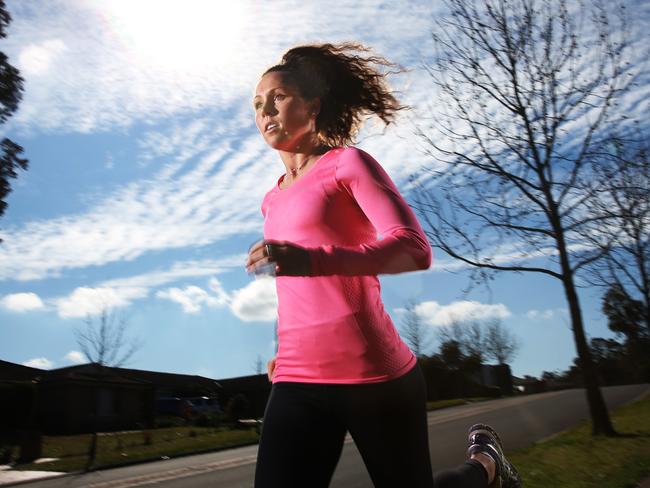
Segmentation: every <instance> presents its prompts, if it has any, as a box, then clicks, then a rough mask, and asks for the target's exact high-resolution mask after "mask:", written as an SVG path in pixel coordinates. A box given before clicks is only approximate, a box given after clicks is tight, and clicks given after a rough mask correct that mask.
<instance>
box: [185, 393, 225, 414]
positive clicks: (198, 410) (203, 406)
mask: <svg viewBox="0 0 650 488" xmlns="http://www.w3.org/2000/svg"><path fill="white" fill-rule="evenodd" d="M187 400H189V401H190V402H192V406H193V408H194V413H195V414H202V413H206V414H214V415H221V414H222V413H223V411H222V410H221V405H219V400H218V399H217V398H215V397H207V396H200V397H190V398H188V399H187Z"/></svg>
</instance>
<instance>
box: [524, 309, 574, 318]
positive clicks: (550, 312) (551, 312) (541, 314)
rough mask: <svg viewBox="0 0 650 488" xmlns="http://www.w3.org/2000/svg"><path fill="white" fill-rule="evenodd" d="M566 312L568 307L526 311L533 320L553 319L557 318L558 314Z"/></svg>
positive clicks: (527, 315) (527, 316)
mask: <svg viewBox="0 0 650 488" xmlns="http://www.w3.org/2000/svg"><path fill="white" fill-rule="evenodd" d="M564 314H566V309H564V308H556V309H546V310H535V309H532V310H529V311H528V312H526V318H528V319H531V320H552V319H554V318H557V317H558V315H564Z"/></svg>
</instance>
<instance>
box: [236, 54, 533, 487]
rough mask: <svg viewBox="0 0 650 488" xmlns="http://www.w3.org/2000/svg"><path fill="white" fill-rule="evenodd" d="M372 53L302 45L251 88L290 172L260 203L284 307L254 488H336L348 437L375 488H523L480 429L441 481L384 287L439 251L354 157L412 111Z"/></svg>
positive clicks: (414, 369) (266, 253)
mask: <svg viewBox="0 0 650 488" xmlns="http://www.w3.org/2000/svg"><path fill="white" fill-rule="evenodd" d="M368 53H369V49H367V48H365V47H364V46H362V45H359V44H353V43H344V44H339V45H332V44H322V45H308V46H299V47H295V48H293V49H290V50H289V51H287V52H286V53H285V54H284V56H283V57H282V61H281V63H280V64H278V65H275V66H272V67H271V68H269V69H268V70H266V71H265V72H264V74H263V75H262V77H261V79H260V81H259V83H258V84H257V87H256V90H255V95H254V98H253V105H254V109H255V122H256V124H257V128H258V129H259V131H260V132H261V134H262V136H263V137H264V140H265V141H266V143H267V144H268V145H269V146H271V147H272V148H273V149H275V150H276V151H278V153H279V156H280V159H281V160H282V162H283V163H284V166H285V169H286V171H285V173H284V174H283V175H282V176H280V177H279V178H278V180H277V183H276V184H275V185H274V186H273V188H271V189H270V190H269V191H268V192H267V193H266V195H265V197H264V200H263V201H262V205H261V209H262V214H263V215H264V239H263V240H262V241H260V242H259V243H257V244H255V245H254V246H253V247H252V248H251V249H250V250H249V255H248V259H247V262H246V267H247V270H248V271H249V272H253V273H254V272H257V271H259V270H262V269H268V268H269V267H270V268H271V270H272V274H274V275H275V276H276V280H275V283H276V289H277V295H278V352H277V356H276V358H274V359H273V360H271V361H270V362H269V379H270V380H271V381H272V382H273V386H272V389H271V395H270V397H269V401H268V404H267V407H266V412H265V415H264V424H263V428H262V435H261V439H260V445H259V451H258V458H257V467H256V472H255V487H256V488H293V487H295V488H321V487H327V486H329V483H330V480H331V478H332V474H333V472H334V469H335V467H336V464H337V462H338V460H339V457H340V455H341V450H342V447H343V441H344V438H345V434H346V432H348V431H349V432H350V434H351V436H352V437H353V439H354V442H355V444H356V445H357V448H358V449H359V452H360V453H361V456H362V458H363V461H364V463H365V465H366V467H367V469H368V472H369V474H370V477H371V478H372V481H373V483H374V485H375V486H376V487H387V488H388V487H390V488H400V487H404V488H419V487H427V488H430V487H432V486H434V484H435V486H436V487H438V488H440V487H470V488H471V487H487V486H503V487H508V488H509V487H518V486H520V481H519V477H518V475H517V472H516V470H515V469H514V468H513V467H512V465H510V463H509V462H508V461H507V459H506V458H505V456H504V455H503V450H502V447H501V443H500V441H499V438H498V436H497V434H496V433H495V432H494V431H493V430H492V429H491V428H490V427H489V426H487V425H481V424H479V425H475V426H472V427H471V428H470V431H469V446H468V453H467V456H468V459H467V461H466V462H465V463H464V464H462V465H461V466H459V467H458V468H456V469H454V470H449V471H444V472H440V473H438V474H436V475H435V477H434V475H433V473H432V469H431V461H430V457H429V444H428V429H427V414H426V390H425V383H424V377H423V375H422V372H421V370H420V368H419V366H418V364H417V361H416V358H415V356H414V355H413V353H412V352H411V351H410V349H409V348H408V346H407V345H406V344H405V343H404V342H403V341H402V340H401V339H400V337H399V335H398V333H397V331H396V329H395V326H394V324H393V322H392V320H391V318H390V316H389V315H388V313H387V312H386V311H385V309H384V306H383V303H382V299H381V295H380V283H379V280H378V278H377V275H379V274H383V273H402V272H406V271H415V270H423V269H427V268H429V266H430V265H431V247H430V245H429V243H428V241H427V238H426V235H425V234H424V232H423V230H422V227H421V226H420V224H419V222H418V221H417V219H416V217H415V215H414V213H413V211H412V210H411V208H410V207H409V206H408V204H407V203H406V201H405V200H404V199H403V197H402V196H401V195H400V193H399V191H398V190H397V187H396V186H395V184H394V183H393V182H392V180H391V179H390V178H389V176H388V174H387V173H386V172H385V171H384V169H383V168H382V167H381V166H380V165H379V163H377V161H376V160H375V159H374V158H373V157H372V156H371V155H369V154H368V153H366V152H365V151H363V150H361V149H359V148H356V147H353V146H352V145H351V144H352V142H353V138H354V136H355V135H356V133H357V131H358V129H359V127H360V125H361V122H362V119H363V117H364V116H367V115H376V116H378V117H379V118H380V119H381V120H382V121H383V122H384V123H385V124H389V123H391V122H392V121H393V120H394V115H395V113H396V112H397V111H398V110H400V109H402V108H405V107H403V106H401V105H400V104H399V102H398V101H397V100H396V98H395V97H394V96H393V95H392V94H391V93H390V91H389V88H388V86H387V84H386V82H385V75H384V74H381V73H380V72H379V71H378V69H377V68H376V67H375V66H377V67H379V66H392V64H391V63H389V62H388V61H387V60H385V59H384V58H381V57H378V56H371V55H369V54H368ZM378 234H379V235H380V236H381V238H378ZM434 478H435V483H434Z"/></svg>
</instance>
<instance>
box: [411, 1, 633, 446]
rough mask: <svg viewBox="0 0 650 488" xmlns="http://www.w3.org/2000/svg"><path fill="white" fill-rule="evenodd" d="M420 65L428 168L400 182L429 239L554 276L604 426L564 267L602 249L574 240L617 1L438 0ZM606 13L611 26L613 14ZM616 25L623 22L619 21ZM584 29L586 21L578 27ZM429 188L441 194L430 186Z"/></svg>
mask: <svg viewBox="0 0 650 488" xmlns="http://www.w3.org/2000/svg"><path fill="white" fill-rule="evenodd" d="M445 4H446V5H447V7H448V9H449V12H450V16H449V17H447V18H444V19H442V20H441V21H439V23H438V28H437V29H436V31H435V32H434V33H433V39H434V41H435V43H436V46H437V49H438V52H437V53H436V54H437V55H436V58H435V61H434V62H433V64H432V65H430V66H427V69H428V72H429V74H430V75H431V77H432V80H433V82H434V84H435V85H436V86H437V87H438V89H439V96H438V97H437V100H436V104H437V106H439V107H440V110H438V111H437V112H436V114H435V116H434V117H432V120H433V122H432V123H433V127H432V128H431V130H424V129H420V130H419V134H420V136H421V137H422V138H423V139H424V141H425V144H427V147H428V148H429V152H430V154H431V155H433V156H435V157H436V159H437V165H436V167H433V168H428V169H426V170H425V171H424V172H423V173H422V174H421V175H418V177H417V178H413V179H412V181H413V183H414V185H415V187H416V190H417V191H416V193H417V198H418V200H417V202H416V210H417V211H418V212H419V213H420V214H421V215H422V217H423V219H424V222H425V230H426V231H427V234H428V236H429V238H430V241H431V244H432V246H433V247H435V248H439V249H441V250H443V251H444V252H446V253H447V254H448V255H450V256H451V257H452V258H455V259H458V260H460V261H461V262H463V263H465V264H467V265H468V266H469V268H470V270H472V273H471V275H472V279H473V282H480V281H482V280H486V279H487V278H490V277H491V274H492V273H493V272H496V271H514V272H532V273H541V274H544V275H546V276H549V277H552V278H555V279H557V280H559V281H560V283H561V284H562V287H563V289H564V293H565V295H566V299H567V302H568V306H569V310H570V316H571V326H572V331H573V336H574V341H575V346H576V349H577V353H578V358H579V363H580V367H581V371H582V374H583V376H584V383H585V386H586V391H587V399H588V403H589V408H590V414H591V419H592V428H593V433H594V434H606V435H614V434H615V431H614V429H613V427H612V424H611V421H610V419H609V413H608V411H607V408H606V406H605V403H604V401H603V397H602V394H601V391H600V388H599V386H598V381H597V377H596V372H595V368H594V364H593V361H592V358H591V355H590V350H589V346H588V343H587V340H586V337H585V332H584V326H583V318H582V312H581V308H580V302H579V299H578V294H577V290H576V284H575V278H576V273H577V272H578V271H579V270H580V269H581V268H583V267H584V266H586V265H588V264H589V263H591V262H593V261H595V260H596V259H598V258H599V257H601V256H602V255H603V251H602V250H600V249H597V248H596V249H594V248H593V247H590V246H585V240H584V238H583V232H584V231H586V229H588V226H589V224H590V216H589V212H588V211H587V207H588V206H589V202H590V200H591V199H592V197H593V196H594V195H595V194H596V193H597V192H598V191H599V190H600V189H601V188H599V187H598V181H597V179H596V178H593V177H592V176H593V164H594V163H596V162H597V160H598V157H599V149H600V147H601V145H600V143H601V142H602V137H600V135H601V130H603V128H605V127H606V126H607V123H608V122H609V121H610V119H611V118H612V115H611V106H612V105H613V104H614V103H615V101H616V98H617V96H618V95H619V93H620V92H621V91H622V90H623V89H625V88H626V87H627V86H628V85H629V83H630V81H631V80H632V79H633V77H632V76H628V75H629V73H628V72H627V71H626V66H627V65H626V64H625V59H624V56H625V55H626V53H627V50H626V46H627V45H626V41H625V39H624V35H623V34H621V36H618V33H624V32H625V22H624V15H623V13H622V9H620V10H617V16H612V15H611V14H610V13H609V12H608V11H607V9H606V7H605V5H604V4H603V3H602V2H599V1H597V0H595V1H594V2H592V4H591V5H590V6H589V8H580V10H579V15H581V16H582V15H584V13H585V12H589V13H588V14H587V16H586V19H585V22H584V24H583V23H577V22H576V19H575V18H574V17H573V16H572V14H571V12H570V9H569V7H568V5H567V1H566V0H539V1H536V0H513V1H506V0H484V1H481V2H477V1H471V0H447V1H446V2H445ZM618 14H620V15H618ZM614 19H618V20H619V23H618V24H616V23H615V22H613V20H614ZM617 26H621V29H620V30H617ZM589 29H592V30H589ZM434 191H435V193H437V194H438V195H439V196H435V195H434Z"/></svg>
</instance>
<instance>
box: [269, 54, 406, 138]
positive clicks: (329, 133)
mask: <svg viewBox="0 0 650 488" xmlns="http://www.w3.org/2000/svg"><path fill="white" fill-rule="evenodd" d="M359 52H361V53H371V49H370V48H367V47H365V46H363V45H362V44H358V43H353V42H345V43H341V44H336V45H334V44H329V43H328V44H320V45H304V46H296V47H294V48H291V49H289V50H288V51H287V52H286V53H284V55H283V56H282V61H281V63H280V64H276V65H275V66H272V67H271V68H269V69H267V70H266V71H265V72H264V73H263V75H262V76H264V75H265V74H267V73H270V72H281V73H283V74H285V75H286V77H287V81H288V82H289V83H293V84H294V85H295V86H296V87H297V89H298V91H299V92H300V94H301V95H302V97H304V98H306V99H308V100H310V99H314V98H319V99H320V101H321V109H320V112H319V113H318V116H317V118H316V131H317V132H318V135H319V138H320V139H321V141H322V142H323V143H324V144H327V145H329V146H345V145H349V144H351V143H353V139H354V136H355V135H356V133H357V132H358V130H359V129H360V127H361V125H362V123H363V121H364V117H365V116H368V115H373V114H374V115H377V116H378V117H379V118H380V119H381V120H382V121H383V122H384V124H386V125H388V124H390V123H391V122H393V121H394V119H395V112H397V111H398V110H402V109H405V108H408V107H407V106H406V105H401V104H400V103H399V102H398V101H397V99H396V98H395V96H394V95H393V94H392V93H391V91H390V89H389V87H388V85H387V83H386V80H385V78H386V76H387V75H388V74H393V73H399V72H401V71H404V70H403V68H401V67H400V66H399V65H397V64H395V63H391V62H389V61H388V60H386V59H385V58H383V57H381V56H375V55H369V56H366V57H363V56H361V55H359V54H357V53H359ZM373 65H377V66H380V67H392V68H398V69H397V71H392V72H387V73H381V72H380V71H379V70H378V69H377V68H375V67H374V66H373Z"/></svg>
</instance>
